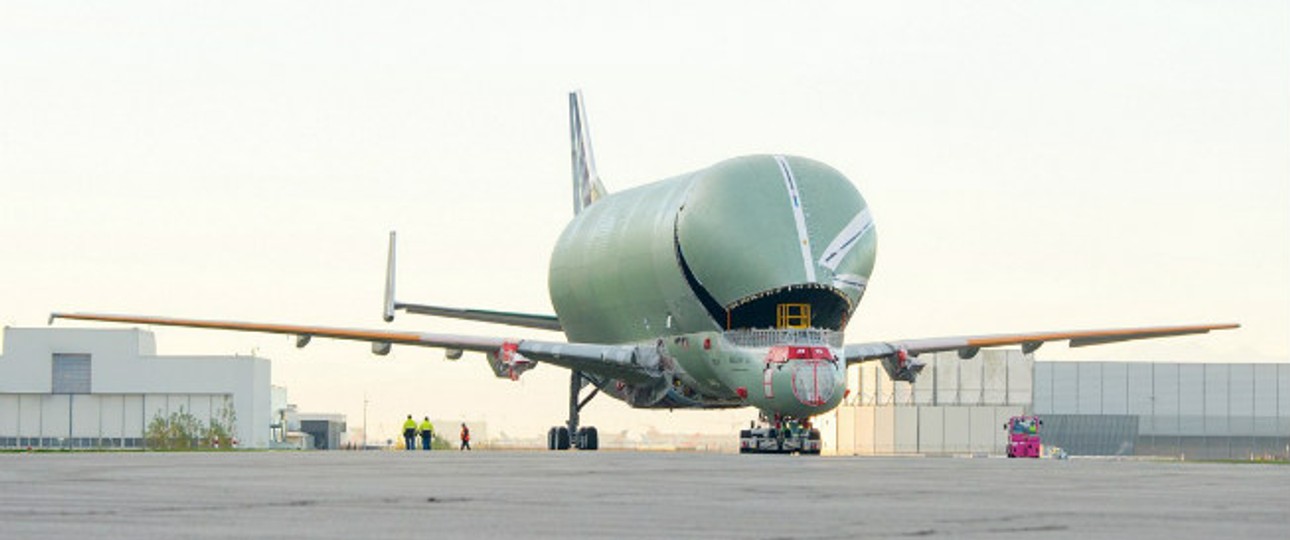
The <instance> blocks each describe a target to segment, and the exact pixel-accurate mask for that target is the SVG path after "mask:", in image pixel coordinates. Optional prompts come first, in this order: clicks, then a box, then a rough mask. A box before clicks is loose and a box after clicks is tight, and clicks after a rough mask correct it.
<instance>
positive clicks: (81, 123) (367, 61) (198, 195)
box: [0, 0, 1290, 436]
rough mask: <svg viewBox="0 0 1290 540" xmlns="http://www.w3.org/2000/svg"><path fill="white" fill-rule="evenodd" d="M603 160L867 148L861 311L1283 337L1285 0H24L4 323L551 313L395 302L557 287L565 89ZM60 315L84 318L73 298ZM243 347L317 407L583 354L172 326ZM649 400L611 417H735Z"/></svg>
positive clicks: (510, 399) (486, 414)
mask: <svg viewBox="0 0 1290 540" xmlns="http://www.w3.org/2000/svg"><path fill="white" fill-rule="evenodd" d="M575 88H581V89H582V90H583V92H584V95H585V97H586V100H587V112H588V114H589V119H590V125H591V129H592V135H593V141H594V144H595V150H596V159H597V164H598V166H599V169H600V173H601V176H602V177H603V179H604V181H605V184H606V186H607V187H608V188H609V190H610V191H616V190H622V189H626V188H628V187H631V186H636V185H640V184H643V183H646V182H650V181H653V180H657V179H661V178H664V177H669V176H673V175H676V174H680V173H683V172H688V171H691V170H695V169H699V168H703V167H706V166H709V165H711V164H713V163H716V162H718V161H721V160H723V159H726V158H728V157H733V156H737V155H743V154H750V153H768V152H773V153H787V154H796V155H801V156H805V157H810V158H813V159H817V160H820V161H823V162H825V163H828V164H830V165H832V166H833V167H835V168H837V169H838V170H840V171H842V172H843V173H844V174H846V175H847V176H848V177H850V178H851V179H852V180H853V181H854V182H855V184H856V186H857V188H858V189H859V190H860V192H861V193H862V194H864V196H865V198H866V199H867V200H868V202H869V204H870V207H871V208H872V211H873V214H874V216H875V219H876V223H877V228H878V234H879V243H878V245H879V250H878V253H879V256H878V264H877V267H876V270H875V274H874V276H873V280H872V282H871V285H870V289H869V292H868V295H867V296H866V298H865V300H864V302H863V303H861V305H860V308H859V312H858V314H857V315H856V317H855V318H854V319H853V320H852V323H851V326H850V328H849V329H848V341H850V342H859V341H873V340H883V339H899V338H913V337H931V336H944V335H960V334H975V333H998V332H1012V331H1032V330H1051V329H1076V328H1101V327H1116V326H1139V325H1156V324H1174V323H1203V322H1239V323H1242V324H1243V325H1244V327H1243V328H1242V329H1240V330H1237V331H1229V332H1224V333H1219V334H1213V335H1209V336H1202V337H1188V338H1180V339H1175V340H1157V341H1147V342H1140V343H1135V344H1123V345H1110V346H1103V347H1093V348H1087V349H1078V350H1070V349H1067V348H1066V347H1065V345H1062V344H1049V345H1047V346H1045V347H1044V348H1043V349H1041V350H1040V351H1039V353H1038V357H1039V358H1040V359H1087V360H1161V361H1175V360H1177V361H1201V360H1210V361H1232V362H1242V361H1288V360H1290V285H1288V284H1287V279H1290V4H1287V3H1286V2H1283V1H1266V2H1256V1H1241V2H1230V1H1212V2H1197V1H1183V0H1170V1H1161V2H1132V1H1127V2H1126V1H1108V2H1061V3H1059V2H1039V1H1035V2H1021V1H1006V2H970V3H969V2H879V3H871V2H849V1H848V2H807V3H791V2H748V1H739V2H648V3H637V4H631V3H619V2H590V1H588V2H541V3H537V2H515V3H496V2H465V3H463V2H455V3H431V2H397V3H394V2H389V3H379V4H376V5H373V4H371V3H357V4H353V3H330V2H299V3H272V2H261V1H256V2H216V3H201V4H197V3H178V2H168V1H157V2H113V3H108V4H99V3H87V2H50V1H44V0H41V1H31V2H14V1H9V0H0V246H3V249H4V255H3V257H0V322H2V323H3V324H6V325H13V326H41V325H44V324H45V319H46V317H47V316H48V314H49V312H50V311H55V310H66V311H107V312H120V313H137V314H150V315H172V316H182V317H198V318H219V319H234V320H251V321H262V322H290V323H309V324H321V325H334V326H347V327H373V328H403V329H415V330H422V331H436V332H456V333H472V334H480V335H506V336H514V337H541V338H545V339H552V338H554V337H556V335H554V334H550V333H544V332H538V331H526V330H522V329H513V328H508V327H500V326H492V325H483V324H472V323H465V322H456V321H450V320H443V319H434V318H427V317H419V316H413V315H402V316H400V317H399V319H398V320H397V321H396V322H395V323H394V324H392V325H386V324H385V323H383V322H382V321H381V320H380V301H381V289H382V286H383V279H384V278H383V272H384V264H385V257H384V254H385V241H386V234H387V232H388V231H389V230H391V229H394V230H398V231H399V233H400V261H399V272H400V275H399V278H400V279H399V298H400V299H401V300H403V301H409V302H419V303H438V304H445V305H454V306H463V307H467V306H468V307H480V308H490V309H505V310H517V311H530V312H546V313H550V312H551V307H550V301H549V299H548V296H547V291H546V270H547V262H548V260H549V256H550V250H551V248H552V246H553V245H554V241H555V238H556V237H557V236H558V235H559V233H560V231H561V229H562V228H563V226H564V225H565V223H566V222H567V221H568V219H569V218H570V215H571V209H570V194H569V189H570V187H569V185H570V171H569V148H568V144H569V143H568V140H569V136H568V117H567V114H568V113H567V109H566V107H567V99H566V97H565V94H566V92H568V91H569V90H572V89H575ZM60 324H62V325H69V326H70V325H71V323H60ZM154 330H155V332H156V334H157V344H158V348H159V351H160V352H161V353H162V354H233V353H238V354H249V353H251V352H253V351H254V352H255V353H256V354H259V355H261V356H264V357H267V358H270V359H272V360H273V380H274V382H275V383H276V384H281V385H285V386H287V387H288V390H289V393H290V397H291V401H292V402H294V403H297V404H298V405H299V406H300V407H301V409H303V410H307V411H315V412H340V413H346V414H348V415H349V419H350V425H352V426H356V427H357V426H359V425H360V423H361V417H362V409H363V405H362V402H363V396H364V394H366V395H367V396H368V398H369V399H370V401H371V403H370V407H369V411H368V415H369V423H370V425H371V430H372V432H373V433H377V432H378V431H379V430H381V429H384V430H386V431H389V432H390V433H393V432H394V430H395V429H396V426H397V424H398V423H399V422H400V419H401V418H403V416H404V415H405V414H408V413H411V414H415V415H417V416H423V415H429V416H431V417H435V418H469V419H480V420H486V421H488V422H489V424H490V431H492V432H493V433H497V432H498V431H505V432H507V433H509V434H512V435H524V436H536V435H540V434H542V433H544V432H545V430H546V428H547V427H548V426H551V425H555V424H558V423H560V422H562V419H563V418H564V413H565V406H566V405H565V403H566V402H565V399H566V397H565V396H566V392H567V372H566V371H564V370H562V369H559V368H555V367H553V366H545V367H540V368H539V369H537V370H535V371H533V372H530V373H528V374H527V375H526V376H525V377H524V380H522V381H521V382H519V383H512V382H510V381H506V380H497V379H494V378H493V377H492V374H491V372H490V371H489V369H488V368H487V366H486V365H485V363H484V361H483V359H482V357H480V356H479V355H468V356H467V357H465V358H464V359H462V360H461V361H458V362H455V363H453V362H445V361H444V360H443V355H442V353H441V352H440V351H438V350H435V349H420V348H411V347H403V348H395V350H394V352H393V354H391V355H390V356H388V357H384V358H379V357H374V356H372V355H371V354H369V353H368V347H367V345H365V344H361V343H348V342H329V341H326V340H315V341H314V343H313V344H311V345H310V346H309V347H307V348H305V349H303V350H297V349H295V348H294V347H293V342H292V338H290V337H287V336H270V335H258V334H240V333H233V332H211V331H198V330H186V329H175V328H156V329H154ZM755 414H756V413H755V412H754V411H753V410H751V409H746V410H742V411H735V412H724V413H722V412H694V411H677V412H666V411H661V412H659V411H633V410H631V409H629V408H627V407H626V406H625V405H623V404H622V403H620V402H616V401H613V400H610V399H602V398H597V400H596V401H594V402H592V404H591V405H589V406H588V408H587V409H586V410H584V423H586V424H590V425H596V426H597V427H599V428H600V429H601V430H602V432H617V431H620V430H623V429H628V430H632V431H643V430H645V429H647V428H648V427H651V426H653V427H657V428H658V429H660V430H662V431H707V432H716V433H724V432H731V433H732V436H733V429H734V426H735V425H738V424H744V423H746V422H747V420H749V419H752V418H754V417H755Z"/></svg>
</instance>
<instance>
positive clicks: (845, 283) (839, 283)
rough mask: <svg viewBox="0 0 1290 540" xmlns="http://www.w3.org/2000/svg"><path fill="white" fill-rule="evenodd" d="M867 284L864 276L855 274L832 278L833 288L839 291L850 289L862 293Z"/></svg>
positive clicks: (839, 275) (867, 281)
mask: <svg viewBox="0 0 1290 540" xmlns="http://www.w3.org/2000/svg"><path fill="white" fill-rule="evenodd" d="M868 284H869V280H868V279H865V277H864V276H860V275H856V274H838V275H836V276H833V286H834V287H837V288H839V289H845V288H847V287H851V288H853V289H859V290H861V291H863V290H864V288H865V286H866V285H868Z"/></svg>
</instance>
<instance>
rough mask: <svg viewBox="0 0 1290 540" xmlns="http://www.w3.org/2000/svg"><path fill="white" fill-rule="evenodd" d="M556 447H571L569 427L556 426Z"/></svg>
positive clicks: (563, 448)
mask: <svg viewBox="0 0 1290 540" xmlns="http://www.w3.org/2000/svg"><path fill="white" fill-rule="evenodd" d="M555 449H556V450H568V449H569V428H567V427H558V428H555Z"/></svg>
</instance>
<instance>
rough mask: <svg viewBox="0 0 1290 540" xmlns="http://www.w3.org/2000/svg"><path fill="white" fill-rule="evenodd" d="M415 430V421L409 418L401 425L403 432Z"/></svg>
mask: <svg viewBox="0 0 1290 540" xmlns="http://www.w3.org/2000/svg"><path fill="white" fill-rule="evenodd" d="M416 428H417V421H416V420H413V419H411V418H409V419H408V421H407V422H404V423H403V430H404V431H407V430H409V429H416Z"/></svg>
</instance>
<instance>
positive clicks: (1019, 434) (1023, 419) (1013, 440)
mask: <svg viewBox="0 0 1290 540" xmlns="http://www.w3.org/2000/svg"><path fill="white" fill-rule="evenodd" d="M1043 425H1044V421H1043V420H1040V419H1039V417H1038V416H1014V417H1012V418H1011V419H1009V420H1008V423H1006V424H1004V425H1003V429H1005V430H1007V431H1008V457H1010V458H1038V457H1039V456H1040V454H1041V453H1042V448H1043V443H1042V442H1040V438H1039V428H1040V426H1043Z"/></svg>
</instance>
